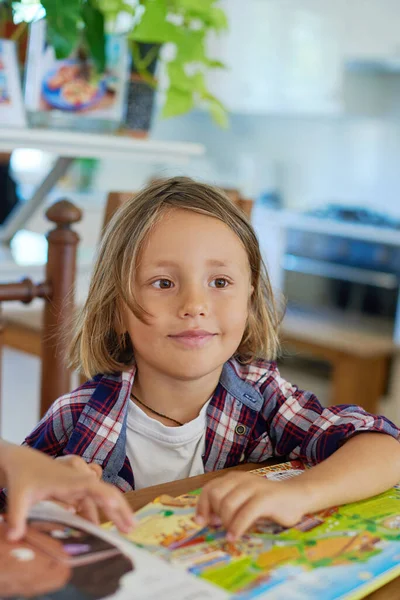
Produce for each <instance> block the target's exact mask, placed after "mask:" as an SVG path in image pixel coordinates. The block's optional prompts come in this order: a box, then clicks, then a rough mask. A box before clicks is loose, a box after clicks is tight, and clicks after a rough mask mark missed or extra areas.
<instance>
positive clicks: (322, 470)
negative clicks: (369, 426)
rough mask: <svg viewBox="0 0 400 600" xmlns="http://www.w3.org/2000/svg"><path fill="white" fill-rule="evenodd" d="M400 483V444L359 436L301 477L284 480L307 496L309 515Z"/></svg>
mask: <svg viewBox="0 0 400 600" xmlns="http://www.w3.org/2000/svg"><path fill="white" fill-rule="evenodd" d="M399 481H400V443H399V442H398V441H397V440H395V439H394V438H392V437H390V436H389V435H385V434H380V433H360V434H358V435H356V436H354V437H353V438H350V439H349V440H348V441H347V442H346V443H345V444H344V445H343V446H342V447H341V448H339V450H337V451H336V452H335V453H334V454H332V455H331V456H330V457H329V458H327V459H326V460H325V461H323V462H322V463H320V464H319V465H317V466H316V467H313V468H312V469H310V470H309V471H307V472H306V473H304V474H303V475H301V476H299V477H296V478H294V479H292V480H289V481H287V483H289V484H290V485H292V486H293V488H295V489H296V488H298V487H299V486H300V488H301V491H302V493H304V491H306V493H307V495H308V497H309V510H308V512H315V511H318V510H323V509H324V508H328V507H330V506H335V505H338V504H346V503H348V502H356V501H358V500H362V499H364V498H367V497H369V496H374V495H376V494H380V493H381V492H383V491H385V490H387V489H388V488H390V487H391V486H393V485H395V484H396V483H398V482H399Z"/></svg>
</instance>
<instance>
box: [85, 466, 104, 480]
mask: <svg viewBox="0 0 400 600" xmlns="http://www.w3.org/2000/svg"><path fill="white" fill-rule="evenodd" d="M88 467H89V469H90V470H91V471H92V472H93V474H94V475H95V476H96V478H97V479H98V480H100V479H101V477H102V475H103V469H102V468H101V466H100V465H98V464H97V463H89V464H88Z"/></svg>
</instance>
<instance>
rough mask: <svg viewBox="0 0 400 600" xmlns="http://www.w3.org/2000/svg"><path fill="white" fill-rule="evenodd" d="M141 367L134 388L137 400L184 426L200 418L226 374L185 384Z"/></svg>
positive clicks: (208, 376) (213, 373)
mask: <svg viewBox="0 0 400 600" xmlns="http://www.w3.org/2000/svg"><path fill="white" fill-rule="evenodd" d="M137 367H138V368H137V371H136V375H135V381H134V383H133V388H132V392H133V393H134V394H135V396H137V397H138V398H139V399H140V400H141V401H142V402H143V403H144V404H145V405H147V406H149V407H151V408H153V409H155V410H156V411H157V412H159V413H162V414H164V415H167V416H168V417H172V418H173V419H176V420H178V421H180V422H181V423H188V422H189V421H192V420H193V419H195V418H196V417H197V416H198V415H199V412H200V410H201V408H202V407H203V406H204V404H205V403H206V402H207V400H208V399H209V398H210V397H211V396H212V394H213V392H214V390H215V388H216V387H217V385H218V381H219V378H220V375H221V371H222V368H220V369H218V370H216V371H213V372H212V373H210V374H208V375H205V376H204V377H201V378H199V379H195V380H189V381H187V380H186V381H183V380H179V379H174V378H172V377H169V376H168V375H165V374H163V373H155V372H154V371H153V369H149V368H147V366H146V365H138V366H137ZM149 414H151V413H149ZM151 416H152V417H153V418H157V417H155V416H154V415H153V414H151Z"/></svg>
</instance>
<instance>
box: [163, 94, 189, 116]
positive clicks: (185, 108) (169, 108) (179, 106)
mask: <svg viewBox="0 0 400 600" xmlns="http://www.w3.org/2000/svg"><path fill="white" fill-rule="evenodd" d="M193 108H194V99H193V94H192V93H191V92H189V91H187V90H183V89H177V88H174V87H170V88H169V89H168V91H167V97H166V100H165V104H164V106H163V110H162V116H163V117H177V116H178V115H183V114H184V113H186V112H189V111H190V110H192V109H193Z"/></svg>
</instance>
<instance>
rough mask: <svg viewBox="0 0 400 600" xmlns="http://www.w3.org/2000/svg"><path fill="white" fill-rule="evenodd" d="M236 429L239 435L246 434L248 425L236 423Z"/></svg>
mask: <svg viewBox="0 0 400 600" xmlns="http://www.w3.org/2000/svg"><path fill="white" fill-rule="evenodd" d="M235 431H236V433H237V434H238V435H244V434H245V433H246V427H245V426H244V425H236V427H235Z"/></svg>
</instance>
